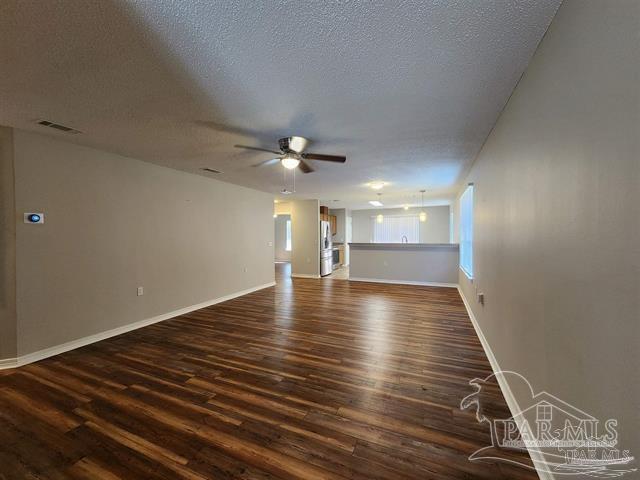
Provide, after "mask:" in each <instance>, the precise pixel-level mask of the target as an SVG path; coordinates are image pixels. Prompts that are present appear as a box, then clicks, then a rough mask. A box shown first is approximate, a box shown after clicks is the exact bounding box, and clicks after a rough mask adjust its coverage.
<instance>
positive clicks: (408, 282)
mask: <svg viewBox="0 0 640 480" xmlns="http://www.w3.org/2000/svg"><path fill="white" fill-rule="evenodd" d="M349 280H351V281H352V282H371V283H390V284H393V285H420V286H423V287H449V288H457V287H458V284H457V283H441V282H415V281H413V280H387V279H384V278H362V277H349Z"/></svg>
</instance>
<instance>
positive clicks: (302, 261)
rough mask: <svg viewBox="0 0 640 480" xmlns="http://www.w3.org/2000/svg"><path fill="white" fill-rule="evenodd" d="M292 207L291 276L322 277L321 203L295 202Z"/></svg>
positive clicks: (292, 202)
mask: <svg viewBox="0 0 640 480" xmlns="http://www.w3.org/2000/svg"><path fill="white" fill-rule="evenodd" d="M289 203H290V205H291V209H290V211H291V246H292V252H291V274H292V275H294V276H295V275H300V276H310V277H319V276H320V248H319V241H320V203H319V202H318V200H293V201H291V202H289Z"/></svg>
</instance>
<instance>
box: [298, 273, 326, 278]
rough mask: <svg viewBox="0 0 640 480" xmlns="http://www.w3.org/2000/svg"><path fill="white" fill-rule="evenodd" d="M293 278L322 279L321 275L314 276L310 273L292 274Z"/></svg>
mask: <svg viewBox="0 0 640 480" xmlns="http://www.w3.org/2000/svg"><path fill="white" fill-rule="evenodd" d="M291 276H292V277H293V278H320V275H312V274H310V273H292V274H291Z"/></svg>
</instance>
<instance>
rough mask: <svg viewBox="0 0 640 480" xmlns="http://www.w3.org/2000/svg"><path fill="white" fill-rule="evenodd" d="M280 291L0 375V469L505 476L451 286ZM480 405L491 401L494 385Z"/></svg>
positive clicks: (480, 356) (288, 286)
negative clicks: (481, 408)
mask: <svg viewBox="0 0 640 480" xmlns="http://www.w3.org/2000/svg"><path fill="white" fill-rule="evenodd" d="M287 268H288V265H279V266H278V271H277V279H278V282H279V283H278V286H277V287H274V288H268V289H265V290H261V291H259V292H256V293H252V294H250V295H246V296H244V297H240V298H237V299H234V300H231V301H228V302H225V303H221V304H218V305H215V306H212V307H209V308H204V309H202V310H198V311H195V312H192V313H190V314H187V315H183V316H180V317H177V318H174V319H172V320H168V321H165V322H162V323H158V324H155V325H152V326H149V327H146V328H143V329H140V330H136V331H134V332H131V333H128V334H125V335H121V336H119V337H114V338H112V339H109V340H105V341H102V342H99V343H97V344H94V345H91V346H88V347H85V348H82V349H78V350H75V351H72V352H68V353H65V354H63V355H59V356H57V357H53V358H50V359H47V360H43V361H41V362H38V363H35V364H31V365H28V366H25V367H22V368H19V369H15V370H7V371H3V372H0V478H1V479H68V478H77V479H106V480H112V479H118V478H120V479H144V480H150V479H244V480H258V479H260V480H266V479H275V478H286V479H291V478H296V479H362V480H372V479H380V480H382V479H409V478H415V479H470V478H481V479H492V480H493V479H518V478H527V479H529V478H531V479H532V478H537V476H536V475H535V473H533V472H531V471H528V470H526V469H524V468H523V469H517V468H515V467H512V466H509V465H507V464H488V463H472V462H470V461H469V460H468V459H467V457H468V455H469V454H470V453H472V452H473V451H475V450H476V449H478V448H481V447H484V446H486V445H489V444H490V438H489V429H488V426H487V425H486V424H483V425H481V424H478V422H477V421H476V419H475V415H474V413H475V412H473V411H464V412H463V411H460V409H459V404H460V400H461V399H462V398H463V397H464V396H466V395H468V394H469V393H472V392H473V391H474V390H473V388H472V387H471V386H469V384H468V381H469V380H471V379H472V378H474V377H485V376H486V375H488V374H490V367H489V363H488V362H487V359H486V357H485V354H484V352H483V350H482V347H481V345H480V343H479V341H478V339H477V337H476V335H475V332H474V330H473V327H472V325H471V323H470V321H469V318H468V317H467V314H466V312H465V308H464V305H463V303H462V301H461V299H460V297H459V295H458V293H457V291H456V290H455V289H449V288H433V287H414V286H401V285H381V284H370V283H359V282H348V281H338V280H330V279H323V280H311V279H295V280H291V279H290V278H288V277H287ZM488 407H490V409H491V410H493V411H497V412H504V413H505V415H506V405H505V404H504V400H503V399H502V398H501V396H495V397H494V398H493V400H492V404H491V405H489V406H488Z"/></svg>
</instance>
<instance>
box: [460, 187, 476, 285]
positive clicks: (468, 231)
mask: <svg viewBox="0 0 640 480" xmlns="http://www.w3.org/2000/svg"><path fill="white" fill-rule="evenodd" d="M460 268H461V269H462V271H463V272H464V273H466V274H467V277H469V278H473V185H469V186H468V187H467V188H466V190H465V191H464V193H463V194H462V196H461V197H460Z"/></svg>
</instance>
